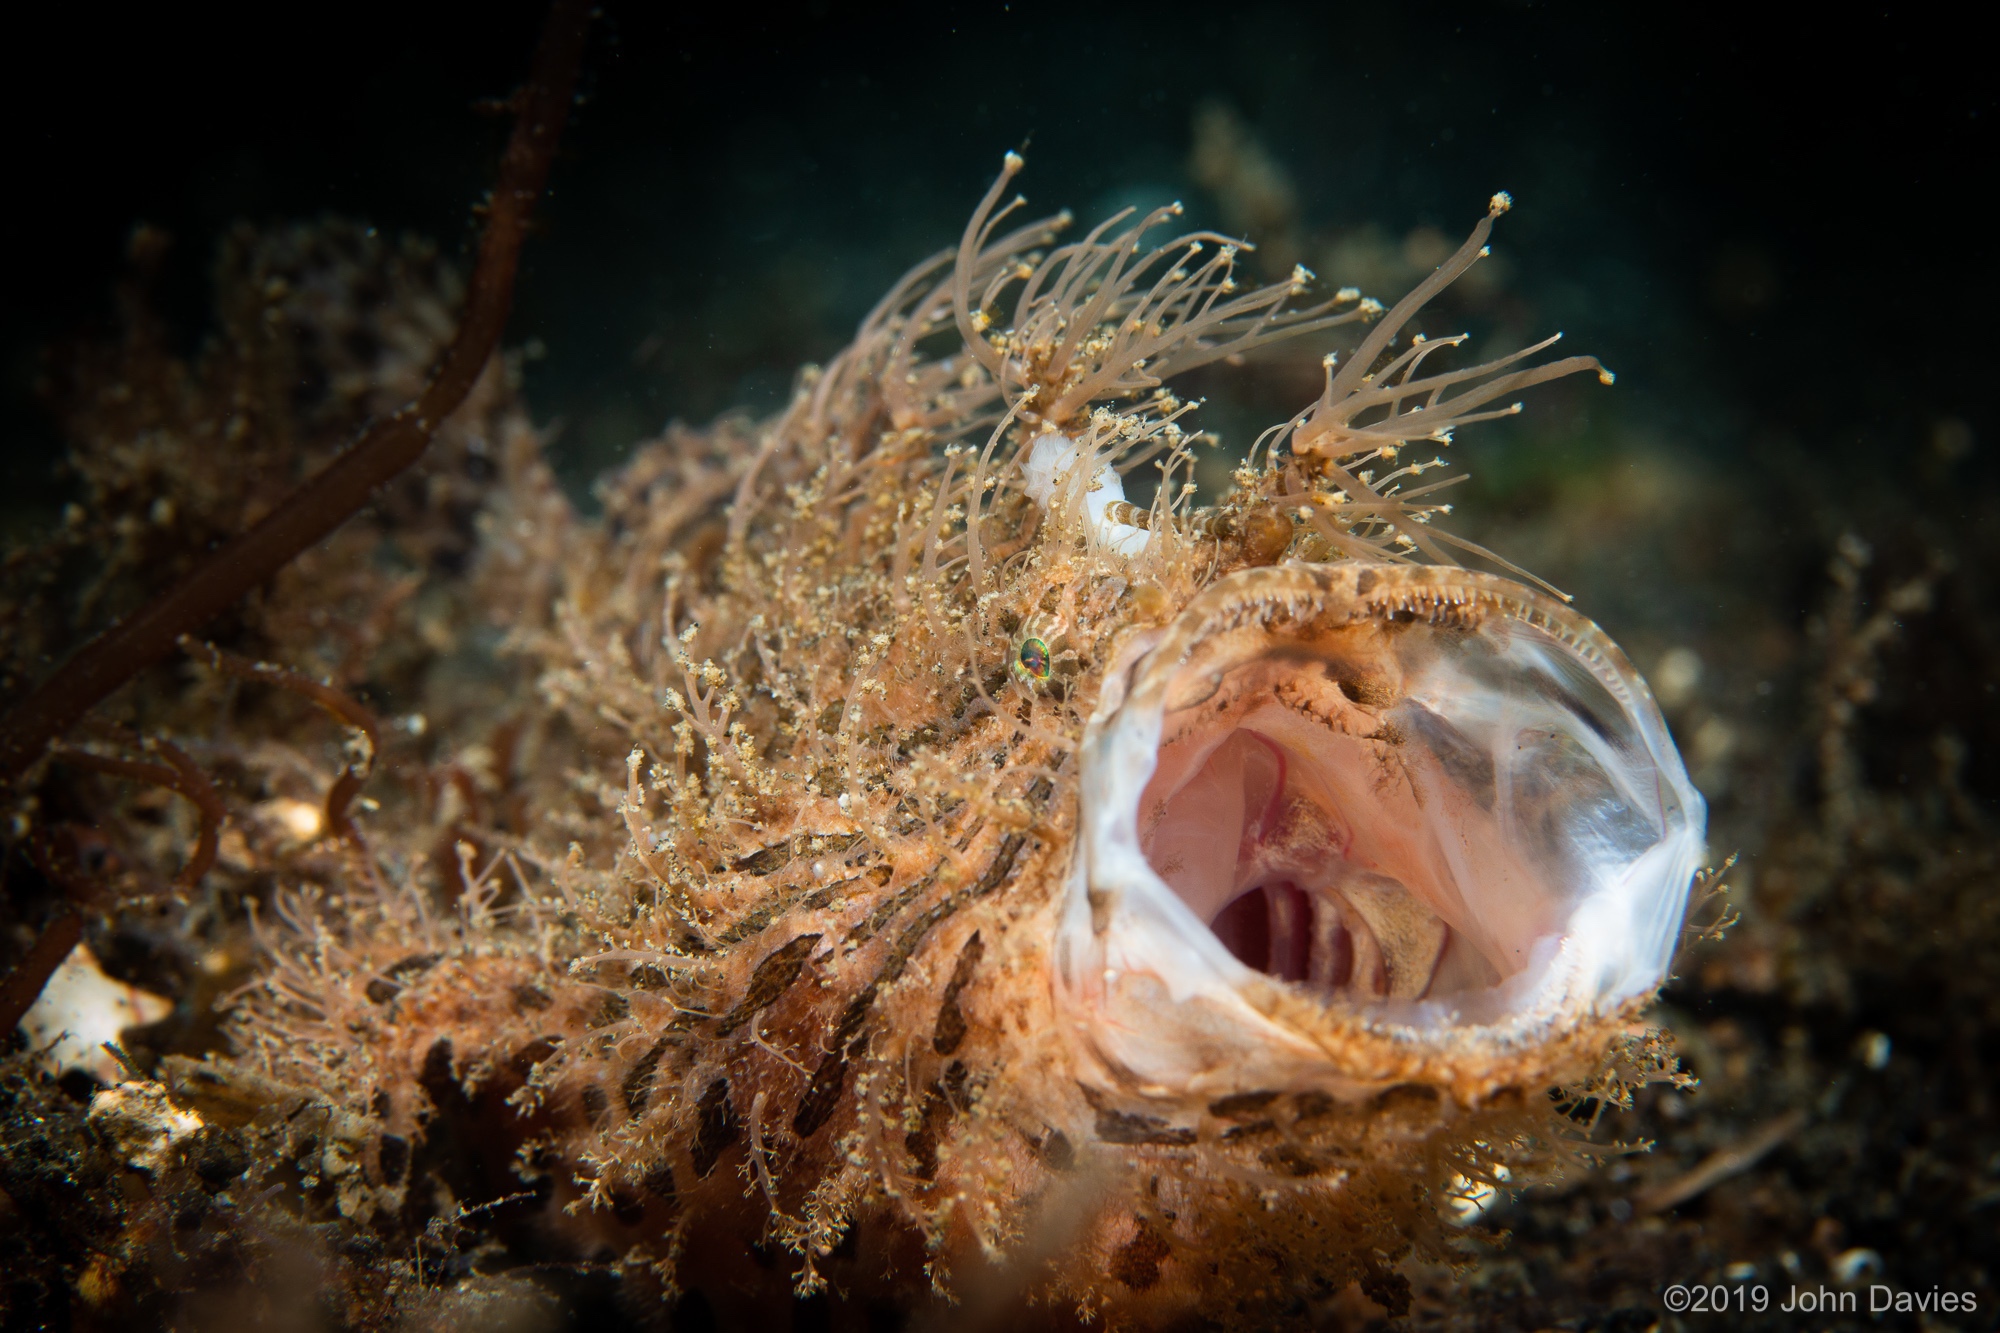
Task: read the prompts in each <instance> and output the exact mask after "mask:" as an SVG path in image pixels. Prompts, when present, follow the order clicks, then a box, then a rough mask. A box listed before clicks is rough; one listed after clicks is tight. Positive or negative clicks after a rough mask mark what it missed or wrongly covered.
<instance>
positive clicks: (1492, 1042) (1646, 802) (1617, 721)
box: [1056, 562, 1705, 1099]
mask: <svg viewBox="0 0 2000 1333" xmlns="http://www.w3.org/2000/svg"><path fill="white" fill-rule="evenodd" d="M1128 661H1129V665H1127V666H1123V667H1120V668H1114V670H1113V672H1112V673H1111V674H1110V675H1109V676H1108V678H1107V680H1106V684H1105V688H1104V692H1103V694H1102V696H1101V697H1100V702H1099V706H1098V709H1097V712H1096V714H1095V716H1094V717H1093V718H1092V719H1091V722H1090V726H1089V730H1088V732H1087V734H1086V737H1085V743H1084V752H1083V768H1082V808H1081V810H1080V812H1079V849H1078V854H1077V856H1076V858H1075V862H1074V867H1073V870H1072V873H1071V879H1070V882H1069V885H1068V889H1067V897H1066V900H1065V905H1064V911H1063V915H1062V919H1061V924H1060V926H1059V928H1058V929H1059V939H1058V944H1057V951H1056V961H1057V968H1056V989H1057V992H1058V999H1059V1003H1060V1004H1061V1005H1062V1008H1063V1011H1064V1013H1065V1015H1066V1018H1067V1021H1069V1022H1070V1023H1071V1024H1073V1025H1074V1027H1075V1029H1076V1031H1077V1033H1078V1034H1079V1035H1080V1036H1081V1037H1082V1038H1083V1039H1084V1041H1085V1043H1086V1045H1087V1046H1088V1048H1089V1050H1090V1051H1091V1052H1092V1053H1093V1054H1094V1055H1095V1056H1096V1058H1097V1059H1098V1060H1100V1061H1101V1062H1102V1066H1103V1069H1104V1070H1105V1071H1106V1072H1107V1074H1108V1075H1109V1076H1110V1077H1113V1078H1115V1079H1116V1080H1117V1081H1119V1082H1121V1083H1123V1084H1125V1085H1127V1086H1129V1087H1133V1088H1139V1089H1145V1090H1148V1091H1149V1092H1151V1093H1152V1094H1154V1095H1159V1094H1165V1093H1168V1092H1184V1093H1186V1094H1187V1095H1190V1096H1209V1095H1215V1094H1218V1093H1226V1092H1227V1091H1228V1090H1230V1089H1232V1088H1240V1087H1244V1086H1256V1087H1273V1086H1301V1085H1304V1086H1316V1087H1321V1088H1326V1089H1328V1090H1332V1091H1336V1092H1338V1091H1340V1090H1342V1089H1349V1090H1352V1091H1354V1092H1356V1093H1359V1092H1362V1091H1365V1090H1367V1089H1368V1088H1370V1087H1377V1086H1380V1085H1381V1084H1383V1083H1385V1082H1395V1081H1408V1080H1412V1079H1419V1080H1426V1081H1430V1082H1433V1083H1435V1084H1438V1085H1440V1086H1444V1087H1447V1088H1450V1089H1453V1090H1455V1091H1456V1092H1457V1093H1458V1094H1459V1095H1461V1096H1464V1097H1468V1098H1475V1099H1476V1098H1478V1097H1479V1096H1481V1095H1483V1094H1484V1093H1486V1092H1489V1091H1491V1090H1492V1089H1494V1088H1496V1087H1499V1086H1503V1085H1507V1084H1518V1083H1521V1082H1523V1081H1525V1080H1532V1079H1536V1078H1553V1077H1558V1076H1561V1075H1562V1074H1563V1073H1564V1072H1565V1071H1566V1070H1570V1069H1573V1068H1574V1067H1575V1066H1576V1065H1577V1063H1578V1061H1580V1060H1583V1059H1586V1058H1588V1057H1587V1056H1585V1055H1584V1054H1583V1052H1584V1050H1585V1048H1586V1047H1589V1046H1590V1045H1591V1043H1592V1042H1596V1043H1597V1045H1599V1046H1601V1044H1602V1038H1603V1036H1604V1035H1605V1032H1606V1031H1607V1030H1608V1028H1609V1025H1612V1024H1614V1023H1617V1022H1622V1021H1623V1020H1624V1018H1625V1017H1627V1016H1629V1014H1628V1011H1629V1010H1630V1009H1631V1008H1632V1007H1633V1006H1634V1005H1635V1004H1636V1003H1638V1002H1640V1001H1642V1000H1643V999H1644V998H1645V997H1647V996H1649V995H1650V994H1651V992H1652V991H1653V990H1654V989H1655V988H1657V986H1658V985H1659V984H1660V982H1661V980H1662V979H1663V978H1664V976H1665V973H1666V969H1667V966H1668V963H1669V961H1670V959H1671V956H1672V953H1673V949H1674V946H1675V944H1676V942H1677V940H1678V938H1679V930H1680V925H1681V919H1682V915H1683V912H1684V910H1685V907H1686V898H1687V891H1688V886H1689V883H1690V881H1691V879H1692V877H1693V875H1694V872H1695V870H1696V869H1697V867H1698V865H1699V864H1700V857H1701V855H1702V851H1703V828H1704V821H1705V810H1704V806H1703V803H1702V798H1701V796H1700V794H1699V793H1698V792H1696V791H1695V789H1694V787H1693V785H1692V784H1691V783H1690V782H1689V781H1688V777H1687V773H1686V771H1685V769H1684V767H1683V765H1682V763H1681V760H1680V757H1679V755H1678V753H1677V752H1676V751H1675V749H1674V746H1673V742H1672V740H1671V738H1670V737H1669V735H1668V732H1667V727H1666V724H1665V722H1664V720H1663V719H1662V718H1661V716H1660V712H1659V709H1658V707H1657V706H1656V705H1655V704H1654V702H1653V699H1652V696H1651V693H1650V692H1649V691H1648V690H1647V688H1646V685H1645V683H1644V681H1642V680H1641V679H1640V678H1639V675H1638V673H1637V672H1636V671H1634V670H1633V668H1632V665H1631V663H1630V662H1629V661H1627V660H1626V658H1625V655H1624V654H1623V653H1622V652H1621V651H1619V649H1618V648H1617V646H1616V645H1614V644H1613V643H1612V642H1611V641H1610V639H1609V638H1608V637H1606V636H1605V634H1604V633H1603V631H1601V630H1600V629H1598V627H1597V626H1596V625H1594V624H1592V623H1591V622H1590V621H1588V620H1586V619H1585V618H1584V617H1582V616H1580V615H1577V614H1576V613H1574V612H1572V611H1571V610H1569V609H1568V608H1567V607H1565V606H1563V605H1561V604H1559V603H1557V602H1555V601H1554V600H1552V599H1550V598H1547V597H1544V596H1542V595H1540V594H1538V593H1535V592H1533V591H1531V590H1529V589H1527V588H1525V587H1523V586H1521V585H1519V584H1516V583H1514V582H1512V581H1511V580H1507V579H1503V578H1498V577H1495V576H1492V575H1487V574H1480V573H1475V572H1471V571H1467V570H1463V569H1457V568H1443V567H1436V566H1414V565H1388V564H1370V563H1360V562H1350V563H1339V564H1331V565H1306V564H1288V565H1283V566H1279V567H1276V568H1270V569H1256V570H1247V571H1244V572H1241V573H1238V574H1235V575H1232V576H1230V577H1228V578H1225V579H1223V580H1221V581H1219V582H1218V583H1217V584H1215V585H1214V586H1213V587H1211V588H1209V589H1208V590H1206V591H1205V592H1203V593H1202V594H1201V595H1200V596H1198V597H1197V598H1196V599H1195V600H1194V601H1193V602H1192V603H1190V604H1189V606H1188V607H1187V609H1186V610H1185V611H1184V612H1183V613H1182V614H1181V615H1180V617H1179V618H1178V619H1177V620H1176V621H1174V622H1173V624H1171V625H1170V626H1168V627H1167V629H1166V630H1165V631H1164V632H1163V633H1160V634H1159V635H1157V636H1156V637H1155V639H1154V640H1153V641H1152V642H1151V643H1150V644H1147V645H1144V648H1143V653H1142V655H1139V656H1137V658H1136V660H1131V659H1130V655H1128Z"/></svg>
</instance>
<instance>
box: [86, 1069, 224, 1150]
mask: <svg viewBox="0 0 2000 1333" xmlns="http://www.w3.org/2000/svg"><path fill="white" fill-rule="evenodd" d="M89 1119H90V1123H91V1124H92V1125H94V1126H96V1127H97V1129H98V1132H99V1133H101V1134H103V1135H104V1137H105V1138H107V1139H109V1140H110V1142H111V1147H112V1149H113V1150H114V1151H115V1152H116V1153H117V1154H118V1156H119V1157H121V1158H122V1159H124V1161H126V1162H127V1163H129V1164H130V1165H132V1166H135V1167H138V1168H139V1169H140V1170H142V1171H151V1172H154V1173H158V1172H159V1171H160V1170H161V1169H162V1168H164V1167H165V1166H166V1165H167V1164H168V1162H169V1161H170V1160H171V1157H172V1154H173V1149H174V1145H175V1144H176V1143H179V1142H180V1141H181V1140H182V1139H184V1138H187V1137H188V1136H189V1135H190V1134H194V1133H197V1132H199V1131H200V1130H201V1129H202V1128H203V1126H204V1124H205V1122H204V1121H203V1120H202V1118H201V1117H200V1116H198V1115H196V1114H195V1113H194V1112H193V1111H186V1110H183V1109H181V1108H180V1107H178V1106H176V1105H174V1103H173V1100H172V1099H171V1098H170V1097H168V1095H167V1090H166V1088H165V1087H164V1086H162V1085H161V1084H158V1083H155V1082H153V1081H151V1080H150V1079H149V1080H146V1081H145V1082H137V1083H119V1084H116V1085H114V1086H112V1087H109V1088H105V1089H103V1090H102V1091H100V1092H99V1093H98V1094H97V1095H96V1096H95V1097H92V1098H91V1099H90V1113H89Z"/></svg>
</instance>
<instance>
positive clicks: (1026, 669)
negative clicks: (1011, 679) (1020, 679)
mask: <svg viewBox="0 0 2000 1333" xmlns="http://www.w3.org/2000/svg"><path fill="white" fill-rule="evenodd" d="M1049 663H1050V658H1049V645H1048V644H1047V643H1046V642H1045V641H1044V640H1042V639H1039V638H1035V637H1033V636H1030V637H1028V638H1026V639H1023V640H1022V641H1021V647H1020V650H1019V651H1018V652H1017V653H1015V655H1014V669H1015V670H1017V671H1019V672H1020V673H1021V674H1022V675H1023V676H1025V677H1027V678H1028V679H1029V680H1030V681H1034V682H1040V681H1046V680H1047V679H1048V678H1049V669H1050V667H1049Z"/></svg>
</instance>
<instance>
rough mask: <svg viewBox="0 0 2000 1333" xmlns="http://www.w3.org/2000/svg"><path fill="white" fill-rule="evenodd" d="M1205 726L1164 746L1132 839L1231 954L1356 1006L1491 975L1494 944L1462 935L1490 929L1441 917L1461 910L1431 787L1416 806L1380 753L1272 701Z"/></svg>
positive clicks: (1441, 798) (1426, 993)
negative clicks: (1438, 835)
mask: <svg viewBox="0 0 2000 1333" xmlns="http://www.w3.org/2000/svg"><path fill="white" fill-rule="evenodd" d="M1217 734H1218V733H1217V732H1209V733H1207V734H1206V735H1202V734H1199V733H1197V734H1196V735H1193V736H1189V737H1184V738H1182V739H1180V740H1178V741H1175V742H1172V743H1170V744H1169V745H1168V746H1166V747H1163V749H1162V752H1161V757H1160V764H1159V767H1158V769H1157V770H1156V772H1155V774H1154V778H1153V781H1152V783H1151V784H1150V785H1149V786H1148V788H1147V790H1146V794H1145V796H1144V797H1143V798H1142V801H1141V805H1140V809H1141V811H1142V812H1150V817H1149V818H1147V819H1145V820H1143V821H1142V829H1143V833H1142V841H1143V844H1144V847H1145V850H1146V855H1147V860H1148V862H1149V863H1150V864H1151V865H1152V867H1153V869H1154V870H1155V871H1156V872H1157V873H1158V874H1159V875H1160V877H1161V878H1162V879H1164V880H1165V881H1166V882H1167V883H1168V884H1169V885H1170V886H1171V887H1172V888H1173V889H1174V890H1175V892H1176V893H1177V894H1178V895H1179V896H1180V898H1181V899H1182V901H1183V902H1185V903H1186V904H1187V905H1188V906H1189V907H1190V908H1192V909H1193V910H1194V911H1195V912H1196V914H1197V915H1199V916H1200V917H1201V919H1202V920H1203V921H1204V922H1205V923H1207V925H1208V927H1209V929H1210V930H1212V931H1213V932H1214V933H1215V935H1216V938H1217V939H1219V940H1220V941H1221V942H1222V944H1223V945H1224V947H1226V948H1227V949H1228V950H1229V952H1230V953H1231V954H1233V955H1235V957H1236V958H1237V959H1238V960H1240V961H1241V962H1243V963H1244V964H1245V965H1246V966H1249V967H1252V968H1255V969H1257V970H1258V971H1260V972H1264V973H1267V974H1268V975H1270V976H1273V977H1277V978H1279V979H1281V980H1284V981H1288V982H1293V983H1297V984H1299V985H1302V986H1305V987H1308V988H1310V989H1312V990H1314V991H1316V992H1319V993H1322V994H1326V995H1329V996H1335V995H1338V996H1343V997H1346V998H1349V999H1351V1000H1354V1001H1359V1002H1371V1001H1383V1000H1389V999H1398V1000H1419V999H1432V998H1437V997H1439V996H1442V995H1446V994H1451V993H1455V992H1460V991H1465V990H1470V989H1474V988H1479V987H1485V986H1490V985H1493V984H1494V983H1495V982H1497V981H1498V980H1499V979H1500V977H1501V976H1502V968H1501V967H1499V966H1496V964H1495V962H1494V961H1493V960H1491V959H1489V957H1488V956H1487V953H1488V951H1489V950H1490V951H1492V952H1496V953H1499V954H1500V955H1501V958H1502V961H1505V960H1506V954H1507V952H1508V951H1507V949H1506V948H1505V947H1504V944H1500V942H1499V941H1496V940H1494V939H1492V938H1489V939H1488V940H1487V941H1485V943H1486V946H1487V947H1486V948H1484V949H1482V948H1481V947H1479V945H1478V944H1476V943H1474V942H1473V940H1472V939H1471V938H1469V935H1468V931H1472V932H1479V933H1482V934H1485V935H1487V936H1489V937H1491V936H1492V935H1493V932H1492V931H1491V930H1483V931H1482V929H1481V923H1479V922H1477V921H1475V920H1472V919H1471V917H1470V915H1469V914H1467V913H1465V912H1463V911H1454V910H1452V909H1453V908H1454V907H1461V906H1462V904H1461V903H1458V902H1457V901H1455V900H1456V899H1457V898H1458V895H1457V894H1456V893H1455V892H1454V890H1453V888H1452V886H1451V884H1450V883H1449V880H1450V878H1451V876H1450V871H1449V870H1448V869H1446V868H1444V867H1442V866H1441V865H1440V864H1439V856H1438V851H1439V849H1438V848H1437V846H1436V845H1435V840H1434V839H1431V838H1429V837H1428V836H1427V833H1426V830H1427V829H1428V827H1429V822H1428V821H1427V820H1426V819H1425V817H1424V816H1425V813H1426V811H1425V809H1424V808H1423V807H1424V806H1426V805H1428V806H1431V807H1437V806H1439V805H1442V804H1445V803H1446V801H1447V800H1448V798H1449V797H1450V795H1451V793H1450V792H1449V791H1447V790H1445V789H1443V788H1442V785H1441V784H1433V785H1434V786H1435V787H1438V789H1437V790H1435V791H1434V792H1433V797H1432V799H1431V800H1429V801H1428V802H1419V801H1418V800H1417V799H1416V798H1415V792H1414V788H1413V786H1412V785H1411V784H1408V783H1403V784H1398V783H1396V782H1395V781H1393V780H1390V779H1389V778H1387V777H1385V776H1384V771H1383V761H1382V758H1381V754H1380V751H1379V747H1378V748H1371V747H1370V746H1369V745H1368V743H1367V742H1365V741H1361V740H1357V739H1355V738H1353V737H1350V736H1345V735H1338V734H1334V733H1330V732H1327V731H1325V730H1323V729H1321V728H1319V727H1318V726H1316V725H1314V724H1312V723H1311V722H1310V721H1308V720H1306V719H1301V718H1299V717H1298V716H1297V715H1296V714H1290V715H1286V710H1283V709H1281V708H1276V707H1272V708H1266V709H1263V710H1259V712H1257V713H1253V714H1252V715H1250V716H1249V717H1246V718H1244V719H1243V724H1241V725H1237V726H1234V727H1232V728H1230V729H1229V730H1227V731H1226V732H1223V733H1220V734H1221V739H1220V741H1219V742H1218V741H1217V740H1216V736H1217ZM1428 813H1430V814H1432V815H1436V814H1437V813H1439V811H1438V810H1437V809H1436V808H1432V809H1430V810H1429V811H1428ZM1472 850H1473V851H1474V853H1475V855H1477V854H1478V853H1479V851H1480V850H1481V849H1477V848H1474V849H1472ZM1441 909H1442V910H1441ZM1447 913H1449V914H1450V915H1451V916H1457V917H1459V918H1460V921H1459V923H1458V924H1456V925H1455V924H1454V923H1453V922H1452V921H1451V920H1450V919H1448V916H1447ZM1496 944H1500V947H1496ZM1522 961H1523V962H1525V958H1523V959H1522ZM1506 970H1508V971H1511V970H1513V969H1512V968H1508V969H1506Z"/></svg>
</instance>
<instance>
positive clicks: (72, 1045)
mask: <svg viewBox="0 0 2000 1333" xmlns="http://www.w3.org/2000/svg"><path fill="white" fill-rule="evenodd" d="M173 1008H174V1005H173V1001H171V1000H169V999H167V998H165V997H164V996H160V995H155V994H153V993H152V992H151V991H143V990H140V989H139V988H138V987H137V986H130V985H127V984H126V983H124V982H122V981H117V980H114V979H113V978H111V977H107V976H105V975H104V969H103V968H101V967H99V966H98V963H97V956H96V955H95V954H93V953H91V951H90V946H89V945H87V944H79V945H77V946H76V947H75V948H74V949H72V950H70V953H69V957H67V958H65V959H63V961H62V965H61V966H60V967H58V968H56V970H55V974H54V975H53V976H51V977H50V978H49V983H48V985H46V986H44V987H42V994H41V998H39V999H37V1000H36V1001H35V1003H34V1005H33V1007H32V1008H30V1009H29V1010H28V1012H27V1013H26V1014H25V1015H23V1016H22V1018H21V1030H22V1031H23V1032H25V1033H26V1034H27V1038H28V1049H30V1050H32V1051H34V1052H36V1053H37V1055H38V1056H39V1058H40V1059H41V1061H42V1063H43V1065H44V1066H46V1067H47V1068H48V1069H49V1070H50V1072H52V1073H55V1074H67V1073H68V1072H69V1071H70V1070H72V1069H81V1070H83V1071H84V1072H85V1073H87V1074H89V1075H91V1076H92V1077H93V1078H95V1079H97V1081H98V1082H100V1083H116V1082H118V1081H119V1079H120V1078H122V1077H123V1076H124V1071H123V1070H122V1069H121V1068H120V1067H119V1064H118V1060H117V1058H116V1057H115V1056H113V1055H112V1054H111V1052H110V1051H107V1050H106V1049H104V1043H105V1042H107V1041H110V1042H115V1041H117V1040H118V1038H119V1034H120V1033H122V1032H124V1031H125V1029H126V1028H132V1027H143V1026H144V1025H145V1024H147V1023H157V1022H159V1021H160V1020H161V1019H162V1018H165V1017H166V1016H167V1015H168V1014H170V1013H172V1012H173Z"/></svg>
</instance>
